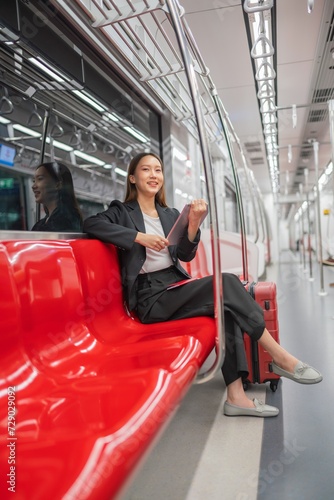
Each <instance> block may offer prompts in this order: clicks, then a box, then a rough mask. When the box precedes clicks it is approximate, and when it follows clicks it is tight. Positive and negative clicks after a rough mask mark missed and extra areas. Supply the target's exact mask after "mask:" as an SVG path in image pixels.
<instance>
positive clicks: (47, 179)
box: [32, 162, 82, 232]
mask: <svg viewBox="0 0 334 500" xmlns="http://www.w3.org/2000/svg"><path fill="white" fill-rule="evenodd" d="M32 190H33V192H34V195H35V199H36V203H41V204H42V205H43V207H44V211H45V213H46V215H45V217H44V218H43V219H41V220H39V221H38V222H36V224H35V225H34V227H33V228H32V231H57V232H64V231H65V232H68V231H71V232H81V231H82V215H81V212H80V209H79V206H78V202H77V200H76V197H75V194H74V188H73V180H72V175H71V172H70V170H69V169H68V168H67V167H66V165H63V164H62V163H57V162H50V163H42V164H41V165H39V166H38V167H37V169H36V171H35V175H34V179H33V185H32Z"/></svg>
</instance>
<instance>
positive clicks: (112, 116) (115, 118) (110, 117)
mask: <svg viewBox="0 0 334 500" xmlns="http://www.w3.org/2000/svg"><path fill="white" fill-rule="evenodd" d="M102 118H103V119H104V120H106V121H108V120H111V121H113V122H119V121H120V118H118V116H117V115H115V113H109V112H108V113H105V114H104V115H103V116H102Z"/></svg>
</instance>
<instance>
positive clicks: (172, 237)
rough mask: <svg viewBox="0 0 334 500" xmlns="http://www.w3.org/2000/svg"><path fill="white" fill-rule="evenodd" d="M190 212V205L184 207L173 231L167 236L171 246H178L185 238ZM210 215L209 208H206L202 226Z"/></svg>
mask: <svg viewBox="0 0 334 500" xmlns="http://www.w3.org/2000/svg"><path fill="white" fill-rule="evenodd" d="M189 211H190V203H188V204H187V205H185V206H184V208H183V210H182V212H181V213H180V215H179V216H178V218H177V219H176V221H175V223H174V225H173V227H172V229H171V230H170V231H169V233H168V235H167V240H168V241H169V244H170V245H177V244H178V243H179V241H180V239H181V238H182V236H183V233H184V230H185V228H186V227H187V225H188V216H189ZM207 215H208V207H206V212H205V213H204V214H203V215H202V217H201V221H200V224H202V222H203V221H204V219H205V217H206V216H207Z"/></svg>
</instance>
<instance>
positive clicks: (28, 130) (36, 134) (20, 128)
mask: <svg viewBox="0 0 334 500" xmlns="http://www.w3.org/2000/svg"><path fill="white" fill-rule="evenodd" d="M13 129H14V130H18V131H19V132H22V133H23V134H27V135H31V136H32V137H41V134H40V133H39V132H35V130H31V128H28V127H24V126H23V125H19V124H18V123H15V124H14V125H13Z"/></svg>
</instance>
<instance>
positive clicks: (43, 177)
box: [32, 167, 59, 207]
mask: <svg viewBox="0 0 334 500" xmlns="http://www.w3.org/2000/svg"><path fill="white" fill-rule="evenodd" d="M58 186H59V182H57V181H56V180H55V179H53V178H52V177H51V175H50V174H49V172H48V171H47V170H46V168H44V167H38V168H37V169H36V172H35V175H34V178H33V185H32V190H33V192H34V195H35V200H36V203H41V204H43V205H45V206H46V207H49V205H50V204H51V205H52V204H53V203H56V202H57V199H58Z"/></svg>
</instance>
